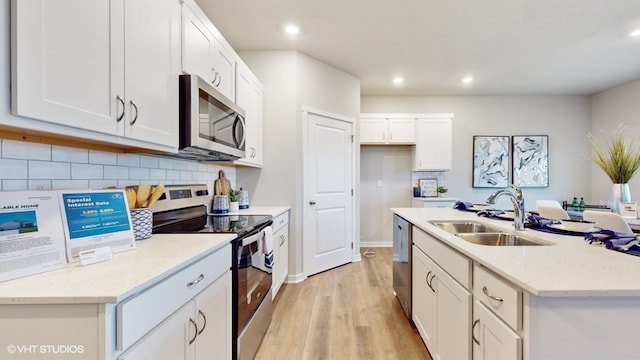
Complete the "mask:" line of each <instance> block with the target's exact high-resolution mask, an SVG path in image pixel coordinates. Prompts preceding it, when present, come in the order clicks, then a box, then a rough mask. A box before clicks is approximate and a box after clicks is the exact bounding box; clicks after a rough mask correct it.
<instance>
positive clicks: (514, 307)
mask: <svg viewBox="0 0 640 360" xmlns="http://www.w3.org/2000/svg"><path fill="white" fill-rule="evenodd" d="M473 297H474V298H475V299H476V300H478V301H480V302H481V303H483V304H484V305H485V306H486V307H487V308H489V309H491V311H493V312H494V313H495V314H496V315H497V316H498V317H500V318H501V319H502V320H503V321H504V322H506V323H507V324H508V325H509V326H511V328H512V329H514V330H516V331H517V330H519V329H520V327H521V326H522V291H521V290H520V289H519V288H517V287H516V286H514V285H512V284H510V283H508V282H507V281H505V280H504V279H502V278H501V277H499V276H497V275H495V274H493V273H492V272H490V271H489V270H487V269H486V268H484V267H483V266H482V265H479V264H474V267H473Z"/></svg>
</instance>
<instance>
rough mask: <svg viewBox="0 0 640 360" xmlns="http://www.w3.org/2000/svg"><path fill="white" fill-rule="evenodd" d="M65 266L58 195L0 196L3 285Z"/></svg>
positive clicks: (17, 193) (20, 193)
mask: <svg viewBox="0 0 640 360" xmlns="http://www.w3.org/2000/svg"><path fill="white" fill-rule="evenodd" d="M66 265H67V259H66V255H65V238H64V231H63V229H62V220H61V218H60V209H59V206H58V193H57V192H55V191H7V192H0V281H5V280H10V279H15V278H19V277H23V276H29V275H33V274H37V273H41V272H45V271H51V270H56V269H60V268H63V267H65V266H66Z"/></svg>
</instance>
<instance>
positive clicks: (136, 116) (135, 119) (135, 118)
mask: <svg viewBox="0 0 640 360" xmlns="http://www.w3.org/2000/svg"><path fill="white" fill-rule="evenodd" d="M129 104H131V106H133V109H134V110H135V111H136V115H135V116H134V117H133V120H131V122H130V123H129V124H130V125H133V124H135V123H136V121H138V106H137V105H136V103H134V102H133V101H129Z"/></svg>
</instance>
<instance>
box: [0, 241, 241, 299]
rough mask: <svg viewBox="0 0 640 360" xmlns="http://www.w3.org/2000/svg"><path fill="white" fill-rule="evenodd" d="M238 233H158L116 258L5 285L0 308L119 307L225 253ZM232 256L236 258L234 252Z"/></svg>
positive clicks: (74, 265) (70, 266)
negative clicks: (203, 260) (205, 259)
mask: <svg viewBox="0 0 640 360" xmlns="http://www.w3.org/2000/svg"><path fill="white" fill-rule="evenodd" d="M235 237H236V235H235V234H210V233H203V234H189V235H184V234H156V235H153V236H152V237H151V238H150V239H147V240H142V241H136V246H137V249H135V250H130V251H126V252H122V253H117V254H114V257H113V259H112V260H109V261H105V262H101V263H97V264H92V265H87V266H80V264H78V263H77V262H75V263H70V264H67V266H66V267H65V268H63V269H60V270H55V271H50V272H46V273H41V274H37V275H32V276H27V277H23V278H19V279H14V280H10V281H5V282H0V304H73V303H116V302H119V301H122V300H124V299H126V298H127V297H129V296H131V295H133V294H135V293H137V292H139V291H141V290H142V289H145V288H147V287H148V286H150V285H152V284H154V283H156V282H158V281H160V280H162V279H163V278H165V277H167V276H168V275H170V274H172V273H174V272H176V271H178V270H180V269H182V268H184V267H186V266H188V265H190V264H192V263H194V262H195V261H197V260H199V259H201V258H203V257H205V256H207V255H209V254H211V253H213V252H215V251H216V250H219V249H221V248H222V247H224V246H225V245H227V244H229V242H230V241H231V240H232V239H234V238H235ZM229 256H231V254H229Z"/></svg>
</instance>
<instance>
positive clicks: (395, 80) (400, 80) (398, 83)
mask: <svg viewBox="0 0 640 360" xmlns="http://www.w3.org/2000/svg"><path fill="white" fill-rule="evenodd" d="M403 82H404V79H403V78H401V77H394V78H393V83H394V84H396V85H400V84H402V83H403Z"/></svg>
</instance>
